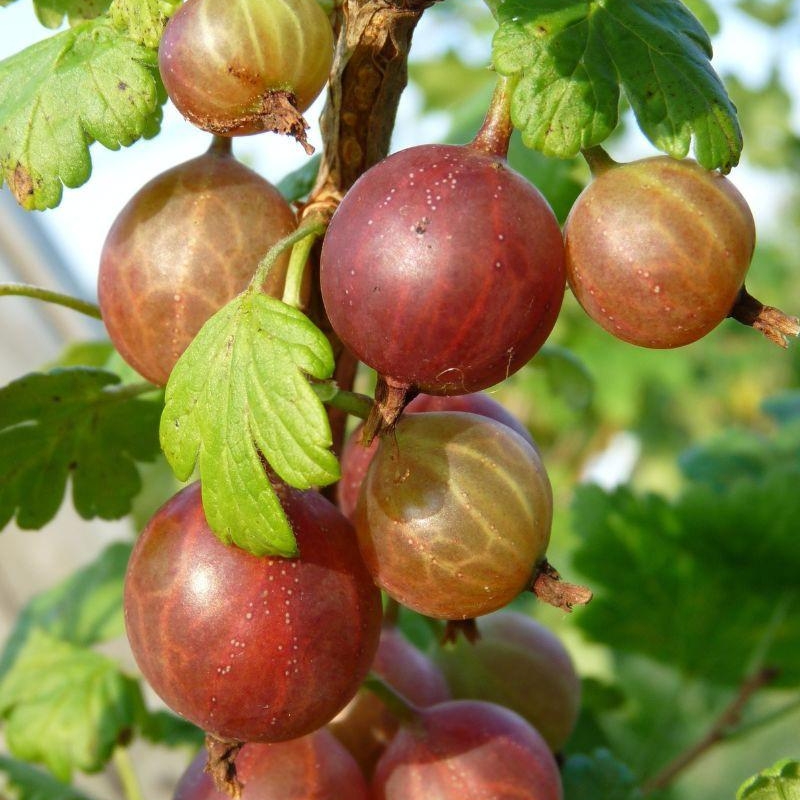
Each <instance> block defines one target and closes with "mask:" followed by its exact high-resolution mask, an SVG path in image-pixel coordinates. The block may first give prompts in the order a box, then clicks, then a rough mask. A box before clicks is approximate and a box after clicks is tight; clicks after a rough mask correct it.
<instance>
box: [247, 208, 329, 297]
mask: <svg viewBox="0 0 800 800" xmlns="http://www.w3.org/2000/svg"><path fill="white" fill-rule="evenodd" d="M324 230H325V223H324V222H322V221H321V220H319V219H318V218H316V217H308V218H307V219H305V220H303V222H302V223H301V224H300V227H299V228H298V229H297V230H296V231H293V232H292V233H290V234H289V235H288V236H284V237H283V239H280V240H279V241H277V242H275V244H274V245H272V247H271V248H270V249H269V252H268V253H267V254H266V255H265V256H264V258H262V259H261V261H260V262H259V264H258V267H257V268H256V272H255V275H253V279H252V280H251V281H250V285H249V286H248V288H247V290H246V291H250V292H253V291H256V292H257V291H258V290H259V288H260V287H261V286H263V285H264V282H265V281H266V280H267V277H268V275H269V272H270V270H271V269H272V267H273V266H275V262H276V261H277V260H278V258H279V257H280V255H281V253H283V252H284V251H285V250H288V249H289V248H290V247H292V246H293V245H295V244H296V243H297V242H300V241H302V240H303V239H305V238H306V237H308V236H312V235H313V236H315V237H316V236H319V235H320V234H321V233H322V232H323V231H324Z"/></svg>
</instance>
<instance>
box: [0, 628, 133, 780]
mask: <svg viewBox="0 0 800 800" xmlns="http://www.w3.org/2000/svg"><path fill="white" fill-rule="evenodd" d="M142 707H143V700H142V696H141V692H140V689H139V684H138V683H137V682H136V681H135V680H133V679H132V678H129V677H127V676H125V675H123V674H122V673H121V672H120V671H119V669H118V668H117V665H116V664H115V663H114V662H113V661H111V660H110V659H108V658H106V657H105V656H102V655H99V654H98V653H94V652H92V651H91V650H87V649H85V648H83V647H77V646H75V645H72V644H69V643H68V642H64V641H62V640H60V639H58V638H56V637H54V636H51V635H50V634H47V633H44V632H43V631H40V630H36V631H32V632H31V634H30V636H29V637H28V640H27V641H26V643H25V646H24V647H23V648H22V650H21V651H20V653H19V655H18V657H17V660H16V661H15V663H14V665H13V666H12V668H11V669H10V670H9V671H8V672H7V673H6V674H5V676H4V677H3V679H2V681H0V716H1V717H3V718H4V719H5V722H6V724H5V727H4V734H5V739H6V744H7V745H8V748H9V750H11V752H12V753H13V754H14V755H15V756H16V757H17V758H21V759H24V760H26V761H33V762H40V763H44V764H45V765H46V766H47V767H48V769H49V770H50V771H51V772H52V773H53V774H54V775H55V776H56V777H57V778H58V779H59V780H63V781H68V780H69V779H70V776H71V775H72V773H73V771H74V770H76V769H77V770H82V771H84V772H97V771H98V770H100V769H102V768H103V767H104V766H105V764H106V762H107V761H108V759H109V758H110V757H111V754H112V753H113V751H114V748H115V747H116V746H117V743H118V742H119V741H120V739H121V738H123V737H124V736H125V735H127V734H128V733H129V732H130V730H131V729H132V728H133V726H134V724H135V721H136V719H137V718H138V717H139V716H140V714H141V708H142Z"/></svg>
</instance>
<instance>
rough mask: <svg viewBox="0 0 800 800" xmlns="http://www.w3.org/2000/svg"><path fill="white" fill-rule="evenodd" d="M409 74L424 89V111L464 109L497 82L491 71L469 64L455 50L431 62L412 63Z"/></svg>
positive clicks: (421, 89) (422, 90) (409, 66)
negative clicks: (477, 94)
mask: <svg viewBox="0 0 800 800" xmlns="http://www.w3.org/2000/svg"><path fill="white" fill-rule="evenodd" d="M408 76H409V78H411V80H412V81H414V83H415V84H416V85H417V86H418V87H419V89H420V91H421V92H422V96H423V101H424V102H423V107H422V110H423V111H440V110H442V109H449V108H462V107H463V106H464V104H465V103H470V102H471V101H472V99H473V97H474V96H475V94H476V93H479V92H481V91H482V90H483V89H488V90H489V91H491V89H492V87H494V85H495V83H496V81H497V78H496V77H495V75H494V74H493V73H492V71H491V70H489V69H487V68H486V67H485V66H482V67H474V66H472V65H470V64H467V63H466V62H465V61H463V60H462V59H461V57H460V56H459V55H458V53H457V52H456V51H454V50H448V51H447V52H446V53H445V54H444V55H442V56H441V57H439V58H435V59H432V60H430V61H417V62H413V63H411V64H409V65H408ZM485 108H486V106H485V104H484V111H485Z"/></svg>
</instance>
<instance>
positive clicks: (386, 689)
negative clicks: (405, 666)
mask: <svg viewBox="0 0 800 800" xmlns="http://www.w3.org/2000/svg"><path fill="white" fill-rule="evenodd" d="M363 686H364V688H365V689H367V690H368V691H370V692H372V693H373V694H375V695H377V696H378V698H379V699H380V700H381V701H383V703H384V704H385V705H386V707H387V708H388V709H389V711H390V712H391V713H392V715H393V716H395V717H397V719H398V720H400V722H416V721H417V719H419V709H418V708H417V707H416V706H415V705H413V704H412V703H411V702H410V701H409V700H407V699H406V698H405V697H403V695H402V694H400V692H398V691H396V690H395V689H393V688H392V687H391V686H389V684H388V683H386V682H385V681H382V680H381V679H380V678H379V677H378V676H377V675H376V674H375V673H374V672H370V673H369V675H367V677H366V678H365V679H364V683H363Z"/></svg>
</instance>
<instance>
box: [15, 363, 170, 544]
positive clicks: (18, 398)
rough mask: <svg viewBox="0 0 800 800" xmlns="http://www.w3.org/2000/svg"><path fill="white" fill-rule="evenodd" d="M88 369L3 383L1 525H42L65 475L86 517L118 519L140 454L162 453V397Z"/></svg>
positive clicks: (135, 480)
mask: <svg viewBox="0 0 800 800" xmlns="http://www.w3.org/2000/svg"><path fill="white" fill-rule="evenodd" d="M118 384H119V378H118V377H117V376H116V375H112V374H111V373H109V372H104V371H102V370H98V369H91V368H77V367H74V368H70V369H56V370H53V371H52V372H48V373H32V374H30V375H26V376H24V377H22V378H19V379H18V380H16V381H14V382H13V383H10V384H8V386H5V387H3V388H2V389H0V528H2V527H5V525H6V524H8V522H9V521H10V520H11V519H12V518H13V517H14V515H16V517H17V524H18V525H19V526H20V527H21V528H41V527H42V526H44V525H45V524H46V523H48V522H49V521H50V520H51V519H52V518H53V517H54V516H55V513H56V512H57V511H58V509H59V507H60V505H61V502H62V500H63V498H64V491H65V488H66V484H67V478H70V479H71V480H72V497H73V501H74V503H75V509H76V510H77V511H78V513H79V514H80V515H81V516H82V517H83V518H84V519H91V518H92V517H101V518H102V519H118V518H120V517H123V516H125V514H127V513H128V512H129V511H130V509H131V500H132V498H133V497H134V496H135V495H136V494H137V493H138V491H139V489H140V488H141V480H140V478H139V473H138V472H137V470H136V464H135V462H136V461H149V460H151V459H153V458H155V456H156V455H157V454H158V452H159V446H158V435H157V434H158V417H159V414H160V412H161V408H162V406H161V402H160V400H145V399H143V398H141V397H136V396H133V397H132V396H130V395H128V394H126V393H125V390H124V389H123V388H121V387H119V386H118Z"/></svg>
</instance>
